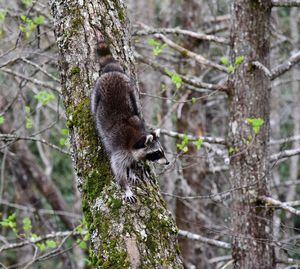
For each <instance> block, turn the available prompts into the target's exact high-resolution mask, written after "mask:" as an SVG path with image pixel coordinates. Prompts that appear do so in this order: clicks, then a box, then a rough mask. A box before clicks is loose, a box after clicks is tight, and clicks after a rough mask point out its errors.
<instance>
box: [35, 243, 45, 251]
mask: <svg viewBox="0 0 300 269" xmlns="http://www.w3.org/2000/svg"><path fill="white" fill-rule="evenodd" d="M36 245H37V247H38V248H39V250H40V251H44V250H46V245H45V244H44V243H37V244H36Z"/></svg>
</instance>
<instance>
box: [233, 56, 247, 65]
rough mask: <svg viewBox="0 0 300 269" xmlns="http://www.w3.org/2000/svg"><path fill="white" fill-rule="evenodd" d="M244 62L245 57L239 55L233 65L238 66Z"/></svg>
mask: <svg viewBox="0 0 300 269" xmlns="http://www.w3.org/2000/svg"><path fill="white" fill-rule="evenodd" d="M244 60H245V57H244V56H243V55H240V56H238V57H236V58H235V62H234V64H235V65H240V64H241V63H242V62H243V61H244Z"/></svg>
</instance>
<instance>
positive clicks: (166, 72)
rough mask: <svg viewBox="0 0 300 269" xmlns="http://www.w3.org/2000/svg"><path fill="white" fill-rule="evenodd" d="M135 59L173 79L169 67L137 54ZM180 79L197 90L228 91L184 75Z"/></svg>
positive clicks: (222, 86)
mask: <svg viewBox="0 0 300 269" xmlns="http://www.w3.org/2000/svg"><path fill="white" fill-rule="evenodd" d="M135 58H136V59H137V60H138V61H140V62H142V63H145V64H147V65H150V66H151V67H152V68H153V69H154V70H157V71H159V72H161V73H162V74H164V75H166V76H168V77H171V76H170V73H173V71H172V70H169V68H168V67H166V66H163V65H161V64H159V63H158V62H155V61H152V60H149V59H147V58H146V57H143V56H142V55H140V54H138V53H135ZM180 77H181V79H182V81H183V82H184V83H186V84H188V85H191V86H194V87H196V88H205V89H208V90H214V91H215V90H217V91H223V92H227V90H228V89H227V88H226V86H225V85H217V84H210V83H206V82H203V81H200V80H198V79H195V78H190V77H187V76H183V75H180ZM192 90H193V91H195V92H197V90H196V89H192Z"/></svg>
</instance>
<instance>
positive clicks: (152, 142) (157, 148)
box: [133, 129, 169, 165]
mask: <svg viewBox="0 0 300 269" xmlns="http://www.w3.org/2000/svg"><path fill="white" fill-rule="evenodd" d="M159 133H160V130H159V129H157V130H155V131H154V132H152V133H151V134H149V135H147V136H145V137H143V138H142V139H141V140H142V141H141V140H140V141H139V142H138V143H139V146H140V148H136V150H135V151H134V154H133V155H134V158H135V159H137V160H148V161H151V162H156V163H159V164H165V165H168V164H169V161H168V160H167V158H166V156H165V153H164V149H163V147H162V146H161V144H160V142H159ZM141 142H142V143H141ZM138 143H137V145H138Z"/></svg>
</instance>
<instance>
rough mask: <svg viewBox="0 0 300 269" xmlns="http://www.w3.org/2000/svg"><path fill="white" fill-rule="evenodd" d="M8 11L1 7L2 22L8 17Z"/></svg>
mask: <svg viewBox="0 0 300 269" xmlns="http://www.w3.org/2000/svg"><path fill="white" fill-rule="evenodd" d="M6 14H7V11H6V10H4V9H0V22H3V21H4V20H5V18H6Z"/></svg>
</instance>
